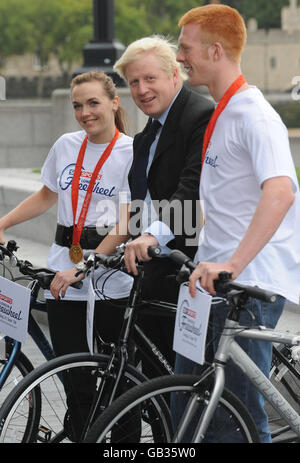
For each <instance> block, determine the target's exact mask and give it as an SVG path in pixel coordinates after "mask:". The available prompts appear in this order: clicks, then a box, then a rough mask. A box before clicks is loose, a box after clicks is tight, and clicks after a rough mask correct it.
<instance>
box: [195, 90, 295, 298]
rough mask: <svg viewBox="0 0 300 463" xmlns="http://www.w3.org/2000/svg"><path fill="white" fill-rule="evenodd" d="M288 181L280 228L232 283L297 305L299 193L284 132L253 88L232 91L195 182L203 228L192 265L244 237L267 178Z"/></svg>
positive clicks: (222, 255) (227, 252)
mask: <svg viewBox="0 0 300 463" xmlns="http://www.w3.org/2000/svg"><path fill="white" fill-rule="evenodd" d="M278 176H288V177H290V178H291V182H292V186H293V191H294V193H295V201H294V203H293V205H292V206H291V208H290V209H289V211H288V212H287V214H286V216H285V218H284V220H283V222H282V223H281V225H280V227H279V228H278V230H277V231H276V233H275V234H274V235H273V237H272V239H271V240H270V241H269V243H267V245H266V246H265V247H264V248H263V249H262V250H261V251H260V253H259V254H258V255H257V256H256V257H255V258H254V259H253V260H252V261H251V262H250V263H249V264H248V266H247V267H246V268H245V269H244V271H243V272H242V273H241V274H240V275H239V276H238V278H237V280H236V281H239V282H241V283H244V284H249V285H257V286H260V287H261V288H263V289H266V290H270V291H273V292H275V293H276V294H279V295H282V296H284V297H285V298H287V299H288V300H290V301H292V302H295V303H297V304H298V303H299V296H300V238H299V235H300V195H299V187H298V181H297V176H296V172H295V167H294V164H293V160H292V156H291V152H290V147H289V140H288V133H287V129H286V127H285V126H284V124H283V123H282V121H281V119H280V117H279V115H278V114H277V113H276V112H275V111H274V109H273V108H272V107H271V105H270V104H269V103H268V102H267V101H266V100H265V98H264V97H263V95H262V93H261V92H260V91H259V90H258V89H257V88H255V87H251V88H250V89H248V90H246V91H243V92H240V93H237V94H236V95H234V96H233V97H232V98H231V100H230V101H229V103H228V105H227V106H226V108H225V110H224V111H223V112H222V113H221V115H220V116H219V118H218V120H217V123H216V126H215V129H214V132H213V135H212V138H211V140H210V144H209V146H208V149H207V151H206V156H205V161H204V164H203V170H202V174H201V181H200V201H201V204H202V206H203V209H204V215H205V225H204V227H203V229H202V232H201V234H200V238H199V248H198V252H197V253H196V256H195V261H196V262H199V261H204V262H205V261H206V262H225V261H227V260H228V259H229V258H230V257H231V256H232V254H233V253H234V251H235V250H236V248H237V247H238V245H239V243H240V241H241V239H242V238H243V236H244V235H245V233H246V230H247V228H248V226H249V224H250V221H251V219H252V217H253V214H254V212H255V209H256V207H257V204H258V201H259V199H260V195H261V185H262V183H263V182H264V181H265V180H266V179H268V178H272V177H278Z"/></svg>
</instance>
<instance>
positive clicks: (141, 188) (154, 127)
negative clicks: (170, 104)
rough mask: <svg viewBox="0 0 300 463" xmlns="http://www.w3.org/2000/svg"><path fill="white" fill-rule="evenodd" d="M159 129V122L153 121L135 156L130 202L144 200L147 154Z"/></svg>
mask: <svg viewBox="0 0 300 463" xmlns="http://www.w3.org/2000/svg"><path fill="white" fill-rule="evenodd" d="M160 127H161V123H160V122H159V121H156V120H154V121H153V122H152V123H151V125H150V126H149V128H148V130H147V131H146V132H145V133H144V135H143V138H142V140H141V142H140V145H139V146H138V149H137V152H136V154H135V158H136V160H135V163H134V165H133V170H132V185H131V201H134V200H135V199H145V197H146V193H147V173H146V172H147V165H148V160H149V152H150V147H151V145H152V143H153V142H154V140H155V137H156V134H157V131H158V129H159V128H160Z"/></svg>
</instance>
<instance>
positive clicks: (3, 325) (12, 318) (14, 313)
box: [0, 277, 31, 343]
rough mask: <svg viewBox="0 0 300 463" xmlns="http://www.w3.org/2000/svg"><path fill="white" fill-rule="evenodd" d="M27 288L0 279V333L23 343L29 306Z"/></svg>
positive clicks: (28, 290) (28, 291)
mask: <svg viewBox="0 0 300 463" xmlns="http://www.w3.org/2000/svg"><path fill="white" fill-rule="evenodd" d="M30 294H31V291H30V289H29V288H26V287H25V286H22V285H20V284H18V283H15V282H13V281H10V280H7V279H6V278H3V277H0V332H1V333H3V334H5V335H6V336H9V337H10V338H12V339H15V340H16V341H19V342H22V343H24V342H25V341H26V337H27V329H28V316H29V306H30Z"/></svg>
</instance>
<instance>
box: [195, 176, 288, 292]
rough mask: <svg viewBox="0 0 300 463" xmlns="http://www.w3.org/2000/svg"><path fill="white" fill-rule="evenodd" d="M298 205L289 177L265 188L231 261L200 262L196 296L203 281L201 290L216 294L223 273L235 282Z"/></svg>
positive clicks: (196, 273)
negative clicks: (218, 279)
mask: <svg viewBox="0 0 300 463" xmlns="http://www.w3.org/2000/svg"><path fill="white" fill-rule="evenodd" d="M293 202H294V193H293V190H292V185H291V180H290V178H289V177H274V178H270V179H268V180H266V181H265V182H264V183H263V185H262V194H261V197H260V200H259V203H258V205H257V208H256V211H255V213H254V215H253V218H252V221H251V222H250V225H249V227H248V230H247V231H246V233H245V235H244V237H243V239H242V240H241V242H240V244H239V246H238V247H237V249H236V251H235V252H234V253H233V255H232V256H231V258H230V259H229V260H228V261H227V262H224V263H211V262H199V264H198V265H197V268H196V269H195V270H194V272H193V273H192V275H191V277H190V292H191V295H192V296H194V295H195V293H196V281H197V280H198V279H199V278H201V286H202V287H203V288H204V289H206V290H207V291H209V292H210V293H211V294H215V291H214V287H213V280H216V279H217V278H218V274H219V272H221V271H223V270H224V271H227V272H230V273H232V274H233V276H232V278H233V279H235V278H237V276H238V275H239V274H240V273H241V272H242V271H243V269H244V268H245V267H246V266H247V265H248V264H249V263H250V262H251V261H252V259H254V257H255V256H256V255H257V254H258V253H259V252H260V251H261V250H262V249H263V247H264V246H265V245H266V244H267V243H268V242H269V241H270V239H271V238H272V236H273V235H274V233H275V232H276V230H277V228H278V227H279V225H280V224H281V222H282V220H283V219H284V217H285V215H286V213H287V211H288V210H289V208H290V207H291V205H292V204H293Z"/></svg>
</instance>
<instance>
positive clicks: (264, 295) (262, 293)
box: [229, 283, 277, 302]
mask: <svg viewBox="0 0 300 463" xmlns="http://www.w3.org/2000/svg"><path fill="white" fill-rule="evenodd" d="M229 286H230V288H232V289H240V290H244V291H246V292H247V294H248V296H250V297H253V298H255V299H260V300H261V301H263V302H275V301H276V299H277V295H276V294H274V293H271V292H270V291H267V290H265V289H261V288H259V287H258V286H245V285H240V284H239V283H229Z"/></svg>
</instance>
